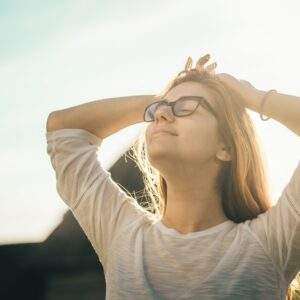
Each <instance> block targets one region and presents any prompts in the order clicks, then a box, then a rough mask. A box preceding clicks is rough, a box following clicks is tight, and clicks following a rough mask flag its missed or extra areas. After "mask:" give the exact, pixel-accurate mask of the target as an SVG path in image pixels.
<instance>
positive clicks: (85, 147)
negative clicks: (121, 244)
mask: <svg viewBox="0 0 300 300" xmlns="http://www.w3.org/2000/svg"><path fill="white" fill-rule="evenodd" d="M46 137H47V153H48V154H49V156H50V159H51V164H52V167H53V169H54V170H55V175H56V188H57V192H58V194H59V195H60V197H61V199H62V200H63V201H64V202H65V203H66V205H67V206H68V207H69V208H70V209H71V211H72V213H73V215H74V217H75V218H76V220H77V221H78V223H79V224H80V226H81V227H82V229H83V231H84V232H85V234H86V235H87V237H88V239H89V240H90V242H91V244H92V246H93V248H94V250H95V252H96V253H97V254H98V257H99V259H100V261H101V263H102V264H104V263H105V258H106V255H107V252H108V251H109V250H110V245H111V241H112V239H113V238H114V237H116V236H117V235H118V234H119V232H120V230H122V229H123V228H124V227H125V226H127V225H129V224H130V223H131V222H134V221H136V220H137V219H138V218H139V217H142V216H144V214H145V211H144V209H142V207H141V206H140V205H139V204H138V203H137V202H136V200H135V199H134V198H131V197H129V196H128V195H127V194H126V193H125V192H124V191H123V190H122V189H121V188H120V187H119V185H117V183H115V182H114V181H113V180H112V178H111V174H110V172H108V171H106V170H105V169H104V168H103V167H102V165H101V163H100V161H99V160H98V159H97V150H98V147H99V146H100V145H101V142H102V139H100V138H98V137H97V136H96V135H93V134H92V133H90V132H89V131H86V130H84V129H73V128H66V129H59V130H55V131H50V132H46Z"/></svg>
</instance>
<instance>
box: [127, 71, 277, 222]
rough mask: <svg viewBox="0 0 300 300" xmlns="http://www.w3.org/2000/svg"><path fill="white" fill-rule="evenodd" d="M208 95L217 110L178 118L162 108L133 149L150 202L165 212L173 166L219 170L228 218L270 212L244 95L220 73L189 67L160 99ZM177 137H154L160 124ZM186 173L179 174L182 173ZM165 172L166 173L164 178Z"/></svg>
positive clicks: (218, 181) (237, 219) (218, 185)
mask: <svg viewBox="0 0 300 300" xmlns="http://www.w3.org/2000/svg"><path fill="white" fill-rule="evenodd" d="M195 95H196V96H201V97H204V98H205V99H206V100H207V101H208V103H209V104H210V105H211V106H212V108H213V110H214V112H215V114H213V113H211V112H210V111H209V110H206V109H205V107H202V106H201V105H199V106H198V108H197V110H196V111H195V112H194V113H193V114H191V115H188V116H183V117H177V116H174V115H173V114H172V111H171V107H167V106H161V107H159V108H158V109H157V111H156V112H155V118H154V121H153V122H152V123H150V124H149V125H148V127H147V128H146V131H145V133H143V135H142V136H141V137H140V139H139V140H138V141H137V143H136V144H135V145H134V146H133V148H132V150H133V153H134V155H135V158H136V162H137V164H138V165H139V167H140V169H141V171H142V172H143V175H144V182H145V188H146V190H147V192H148V195H147V196H149V197H150V202H149V204H148V205H147V206H146V208H147V209H149V210H150V211H151V212H152V213H154V215H155V216H157V217H158V218H161V217H162V216H163V215H164V212H165V208H166V204H167V191H168V187H167V180H166V179H167V176H171V174H172V173H170V172H169V170H172V168H173V169H174V171H175V170H178V168H179V169H180V170H182V174H184V171H185V170H186V168H189V167H190V168H194V169H195V170H197V167H198V168H199V169H205V168H206V170H207V172H212V171H211V170H216V171H217V172H216V180H215V188H216V190H217V191H218V193H219V194H220V196H221V197H220V198H221V199H222V207H223V210H224V212H225V214H226V216H227V218H229V219H231V220H232V221H234V222H236V223H239V222H242V221H245V220H247V219H252V218H254V217H256V216H257V215H258V214H260V213H262V212H265V211H266V210H267V209H268V208H269V207H270V205H271V203H270V200H269V193H268V184H267V181H266V176H265V171H264V170H265V168H264V167H265V166H264V163H263V160H262V158H261V154H262V153H261V151H260V147H259V143H258V141H257V136H256V134H255V130H254V127H253V124H252V121H251V119H250V116H249V115H248V113H247V111H246V110H245V107H244V106H243V104H242V103H243V102H242V99H240V96H239V95H238V94H236V93H235V92H234V91H233V90H231V89H230V88H229V87H227V86H225V85H224V84H223V83H222V82H221V81H220V80H219V79H218V77H217V76H214V75H211V74H209V73H208V72H206V71H202V72H199V71H198V70H197V69H189V70H185V71H184V72H180V73H179V75H178V76H176V77H175V78H174V79H172V80H171V81H170V82H169V84H168V85H167V87H166V89H165V90H164V91H163V92H162V93H161V94H160V95H158V96H157V97H156V98H157V99H166V100H168V101H169V102H173V101H176V100H177V99H178V98H180V97H182V96H195ZM160 127H161V128H163V129H166V130H170V131H171V132H173V133H174V134H176V135H168V134H156V135H153V136H152V135H151V133H152V130H153V129H155V128H160ZM182 174H178V176H179V175H181V176H182ZM164 176H165V177H164Z"/></svg>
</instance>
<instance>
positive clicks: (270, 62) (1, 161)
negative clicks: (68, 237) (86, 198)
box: [0, 0, 300, 244]
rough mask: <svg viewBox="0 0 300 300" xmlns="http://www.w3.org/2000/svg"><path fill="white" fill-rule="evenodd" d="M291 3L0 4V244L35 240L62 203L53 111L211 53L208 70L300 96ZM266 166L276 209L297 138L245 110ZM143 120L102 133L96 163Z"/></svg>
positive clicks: (143, 84) (169, 72)
mask: <svg viewBox="0 0 300 300" xmlns="http://www.w3.org/2000/svg"><path fill="white" fill-rule="evenodd" d="M299 9H300V3H299V2H298V1H291V0H288V1H274V0H272V1H257V0H252V1H237V0H236V1H233V0H223V1H220V0H216V1H214V0H213V1H199V0H191V1H178V0H172V1H171V0H165V1H161V0H160V1H157V0H152V1H145V0H136V1H133V0H131V1H128V0H122V1H119V0H118V1H100V0H98V1H94V0H85V1H83V0H82V1H78V0H72V1H70V0H60V1H58V0H52V1H33V0H28V1H26V2H25V1H1V2H0V18H1V19H0V20H1V26H0V38H1V42H0V82H1V89H0V137H1V147H0V154H1V155H0V165H1V168H0V179H1V189H0V244H15V243H27V242H42V241H44V240H45V239H46V238H47V237H48V236H49V234H51V232H52V231H53V230H54V228H55V227H56V226H57V225H58V224H59V223H60V222H61V220H62V217H63V215H64V213H65V212H66V211H67V210H68V207H67V206H66V205H65V204H64V202H63V201H62V200H61V199H60V197H59V195H58V193H57V191H56V187H55V185H56V182H55V174H54V171H53V169H52V167H51V164H50V159H49V157H48V154H47V152H46V147H47V143H46V136H45V133H46V121H47V117H48V115H49V113H50V112H51V111H54V110H59V109H64V108H67V107H71V106H75V105H78V104H82V103H84V102H89V101H93V100H100V99H105V98H112V97H121V96H129V95H146V94H156V93H159V92H160V91H161V89H162V88H163V87H164V86H165V84H166V83H167V82H168V81H169V79H170V78H171V77H173V76H174V75H175V74H177V73H178V72H179V71H181V70H183V68H184V64H185V62H186V60H187V57H188V56H191V57H192V58H193V60H194V62H195V61H196V60H197V59H198V58H199V57H200V56H203V55H205V54H206V53H210V55H211V62H214V61H216V62H217V64H218V67H217V70H216V71H217V73H229V74H231V75H233V76H235V77H236V78H238V79H244V80H247V81H249V82H251V84H252V85H254V86H255V87H256V88H258V89H260V90H265V91H267V90H269V89H276V90H277V91H278V92H280V93H284V94H289V95H295V96H300V85H299V69H300V59H299V56H298V55H299V53H300V41H299V38H298V36H299V33H298V28H300V19H299V16H298V12H299ZM248 112H249V114H250V116H251V118H252V120H253V123H254V125H255V128H256V130H257V134H258V137H259V138H260V141H261V145H262V151H263V152H264V155H265V158H266V161H267V167H268V169H267V171H268V174H269V180H270V185H271V192H272V201H273V203H274V204H275V203H276V202H277V200H278V197H279V196H280V194H281V192H282V190H283V188H284V187H285V186H286V184H287V183H288V182H289V179H290V178H291V175H292V173H293V171H294V169H295V168H296V166H297V164H298V162H299V153H300V151H299V150H300V141H299V140H300V139H299V137H298V136H297V135H296V134H294V133H293V132H292V131H290V130H289V129H288V128H286V127H285V126H283V125H282V124H280V123H279V122H277V121H276V120H273V119H270V120H268V121H267V122H265V121H262V120H260V118H259V115H258V114H257V113H256V112H254V111H250V110H248ZM145 125H146V124H145V123H139V124H135V125H132V126H129V127H127V128H124V129H122V130H120V131H118V132H117V133H115V134H113V135H111V136H109V137H107V138H106V139H105V140H103V143H102V145H101V148H100V149H99V152H98V155H99V160H100V161H101V163H102V164H103V166H104V167H105V168H106V169H109V168H110V167H111V166H112V165H113V163H114V162H115V161H116V160H117V159H118V158H119V157H120V156H121V155H122V154H123V153H124V152H125V151H126V150H127V149H128V148H129V147H130V145H131V144H132V143H133V141H134V139H135V138H136V137H137V135H138V134H139V132H140V130H141V129H142V128H143V126H145Z"/></svg>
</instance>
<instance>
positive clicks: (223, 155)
mask: <svg viewBox="0 0 300 300" xmlns="http://www.w3.org/2000/svg"><path fill="white" fill-rule="evenodd" d="M216 156H217V158H218V159H219V160H223V161H231V154H230V147H227V146H226V145H224V144H222V145H221V148H220V149H219V151H218V152H217V154H216Z"/></svg>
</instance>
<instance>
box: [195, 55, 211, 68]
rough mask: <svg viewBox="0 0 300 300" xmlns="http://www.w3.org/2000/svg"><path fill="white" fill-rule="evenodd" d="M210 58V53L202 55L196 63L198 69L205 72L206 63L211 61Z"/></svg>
mask: <svg viewBox="0 0 300 300" xmlns="http://www.w3.org/2000/svg"><path fill="white" fill-rule="evenodd" d="M209 59H210V54H206V55H204V56H202V57H200V58H199V59H198V61H197V63H196V69H197V70H198V71H199V72H203V71H204V65H205V64H206V63H207V62H208V61H209Z"/></svg>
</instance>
